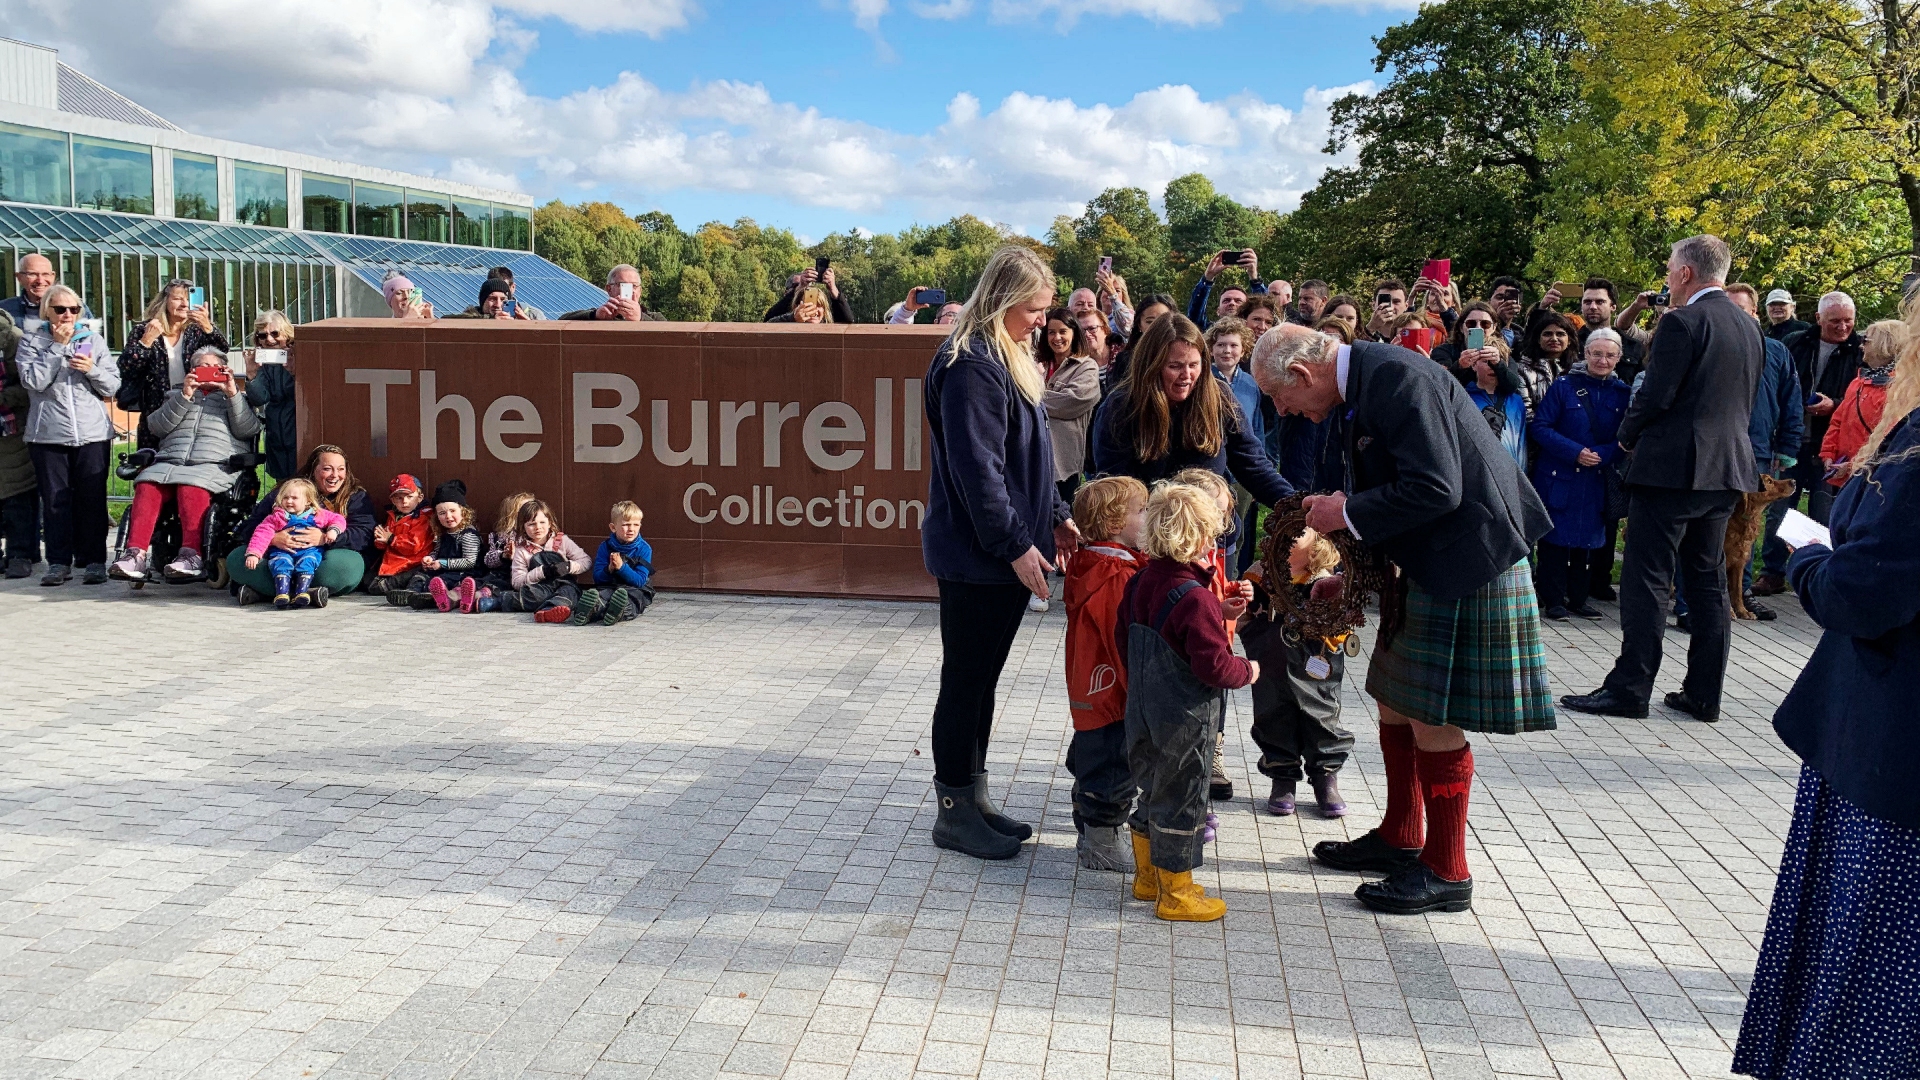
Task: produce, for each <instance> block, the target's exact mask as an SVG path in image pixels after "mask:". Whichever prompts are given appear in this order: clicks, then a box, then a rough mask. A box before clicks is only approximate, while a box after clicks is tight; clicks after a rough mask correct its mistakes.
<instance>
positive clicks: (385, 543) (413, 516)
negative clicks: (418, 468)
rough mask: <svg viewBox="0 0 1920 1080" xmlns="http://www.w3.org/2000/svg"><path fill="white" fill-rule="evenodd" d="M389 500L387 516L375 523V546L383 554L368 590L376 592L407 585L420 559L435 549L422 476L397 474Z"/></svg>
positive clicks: (389, 488)
mask: <svg viewBox="0 0 1920 1080" xmlns="http://www.w3.org/2000/svg"><path fill="white" fill-rule="evenodd" d="M387 502H388V503H389V504H391V505H390V506H389V508H388V510H387V513H386V517H385V519H384V520H383V521H382V522H381V523H380V524H379V525H376V526H374V527H373V546H374V547H377V548H379V549H380V551H381V553H382V554H381V556H380V569H379V570H378V571H376V572H375V574H374V579H373V580H372V581H371V582H368V583H367V591H368V592H370V593H374V594H376V595H379V594H382V593H387V592H391V591H392V590H394V589H396V588H404V587H405V586H406V583H407V582H408V581H409V580H411V579H412V577H413V572H414V571H415V570H418V569H419V568H420V560H421V559H422V558H425V557H426V555H427V553H428V552H430V551H432V550H433V518H432V516H431V515H429V514H428V513H427V511H426V507H425V506H424V503H425V499H424V498H423V496H422V495H421V490H420V478H419V477H417V476H414V475H413V474H412V473H401V474H400V475H399V476H396V477H394V478H393V482H392V483H390V484H388V485H387Z"/></svg>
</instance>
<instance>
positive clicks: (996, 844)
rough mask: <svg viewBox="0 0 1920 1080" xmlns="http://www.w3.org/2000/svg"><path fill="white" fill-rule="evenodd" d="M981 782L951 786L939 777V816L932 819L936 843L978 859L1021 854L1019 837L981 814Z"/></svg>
mask: <svg viewBox="0 0 1920 1080" xmlns="http://www.w3.org/2000/svg"><path fill="white" fill-rule="evenodd" d="M978 787H979V785H978V784H968V785H967V786H966V787H948V786H947V785H945V784H942V783H941V782H939V781H938V780H936V781H934V782H933V791H934V795H935V798H936V800H937V802H938V803H939V808H940V809H939V817H937V818H935V819H934V822H933V844H934V846H935V847H943V848H946V849H947V850H949V851H958V852H961V853H962V854H966V855H971V856H973V857H974V858H976V859H1011V858H1013V857H1014V856H1015V855H1018V854H1020V841H1018V840H1015V839H1014V838H1013V837H1011V836H1008V835H1006V834H1005V833H1002V832H997V831H995V830H994V828H993V827H992V826H990V825H988V824H987V822H986V819H984V818H982V817H981V816H980V804H979V803H978V802H977V801H976V796H975V794H974V791H975V789H976V788H978Z"/></svg>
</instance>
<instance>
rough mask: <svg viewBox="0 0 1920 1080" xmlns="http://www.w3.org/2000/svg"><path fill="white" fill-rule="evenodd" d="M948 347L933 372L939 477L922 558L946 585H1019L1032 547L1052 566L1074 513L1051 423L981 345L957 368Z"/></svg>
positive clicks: (931, 405)
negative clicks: (1063, 489)
mask: <svg viewBox="0 0 1920 1080" xmlns="http://www.w3.org/2000/svg"><path fill="white" fill-rule="evenodd" d="M952 350H953V346H952V341H951V339H949V340H948V341H945V342H942V343H941V344H940V348H939V350H938V351H937V352H935V353H934V354H933V366H932V367H930V368H928V369H927V387H926V399H927V434H928V435H929V436H930V437H931V440H932V444H933V470H932V471H933V475H932V477H931V479H930V481H929V490H928V493H927V520H926V524H925V526H924V527H923V528H922V529H921V531H920V552H921V555H922V556H923V557H924V558H925V559H926V563H927V572H928V573H930V574H932V575H933V576H934V577H936V578H940V579H941V580H943V581H965V582H971V583H973V584H977V585H1001V584H1014V583H1017V582H1018V581H1019V580H1020V579H1019V578H1018V577H1017V576H1016V575H1015V574H1014V572H1013V560H1015V559H1017V558H1019V557H1020V556H1022V555H1025V554H1026V553H1027V549H1028V548H1030V547H1037V548H1039V549H1040V554H1042V555H1044V556H1046V557H1047V560H1048V561H1049V562H1051V561H1052V560H1053V554H1054V552H1053V526H1054V525H1055V524H1056V523H1057V522H1061V521H1065V520H1066V519H1067V515H1068V509H1067V505H1066V504H1065V503H1064V502H1062V501H1061V500H1060V492H1059V490H1058V489H1057V488H1055V487H1054V486H1053V480H1054V477H1053V440H1052V439H1051V438H1050V437H1049V436H1048V435H1047V413H1046V410H1045V409H1043V408H1041V407H1040V406H1039V405H1038V404H1035V403H1032V402H1029V401H1028V400H1027V399H1026V398H1024V397H1022V396H1020V390H1019V388H1017V387H1015V386H1014V385H1013V376H1012V374H1010V373H1009V372H1008V371H1007V369H1006V366H1005V365H1004V364H1002V363H1000V361H998V360H996V359H994V357H993V353H992V352H991V351H989V350H988V348H987V344H986V342H985V341H983V340H981V339H979V338H974V339H973V340H971V341H969V342H968V343H967V347H966V350H965V351H964V352H962V353H961V355H960V358H959V359H958V360H955V361H953V362H952V363H948V360H949V359H950V358H951V357H952V355H953V351H952Z"/></svg>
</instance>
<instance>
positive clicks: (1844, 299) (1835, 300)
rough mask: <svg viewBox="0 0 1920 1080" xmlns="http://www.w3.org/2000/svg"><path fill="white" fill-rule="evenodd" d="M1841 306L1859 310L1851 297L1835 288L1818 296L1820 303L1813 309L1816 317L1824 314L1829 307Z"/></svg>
mask: <svg viewBox="0 0 1920 1080" xmlns="http://www.w3.org/2000/svg"><path fill="white" fill-rule="evenodd" d="M1843 306H1844V307H1845V308H1846V309H1847V310H1848V311H1858V310H1860V309H1859V308H1857V307H1855V306H1854V303H1853V297H1851V296H1848V295H1847V294H1846V293H1843V292H1841V291H1840V290H1838V289H1835V290H1834V291H1832V292H1830V293H1827V294H1826V295H1824V296H1822V297H1821V298H1820V305H1819V306H1818V307H1816V308H1814V309H1813V310H1814V315H1815V317H1816V318H1817V317H1819V316H1820V315H1824V314H1826V310H1827V309H1828V308H1830V307H1843Z"/></svg>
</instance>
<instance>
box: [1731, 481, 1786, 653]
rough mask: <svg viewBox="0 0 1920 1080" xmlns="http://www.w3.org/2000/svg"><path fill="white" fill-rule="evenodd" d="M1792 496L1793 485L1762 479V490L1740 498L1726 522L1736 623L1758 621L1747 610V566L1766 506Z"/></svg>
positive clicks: (1750, 492) (1764, 515) (1751, 559)
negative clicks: (1737, 621) (1742, 620)
mask: <svg viewBox="0 0 1920 1080" xmlns="http://www.w3.org/2000/svg"><path fill="white" fill-rule="evenodd" d="M1793 492H1794V485H1793V481H1791V480H1775V479H1774V478H1773V477H1771V476H1762V477H1760V490H1759V491H1749V492H1747V493H1745V494H1743V495H1741V496H1740V508H1739V509H1738V510H1735V511H1734V512H1733V518H1732V519H1731V520H1729V521H1728V522H1727V546H1726V548H1725V551H1726V553H1727V599H1728V600H1729V601H1731V602H1732V604H1733V617H1734V618H1736V619H1757V618H1759V616H1758V615H1755V614H1754V613H1753V612H1751V611H1748V610H1747V597H1746V588H1745V585H1746V582H1747V564H1748V563H1749V562H1752V561H1753V542H1754V540H1755V539H1757V538H1758V537H1759V535H1760V525H1761V523H1762V522H1763V521H1765V520H1766V516H1767V504H1768V503H1770V502H1774V501H1776V500H1778V499H1786V498H1791V497H1792V496H1793Z"/></svg>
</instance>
